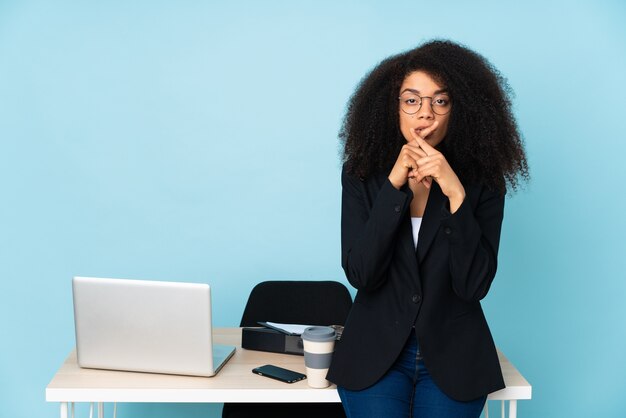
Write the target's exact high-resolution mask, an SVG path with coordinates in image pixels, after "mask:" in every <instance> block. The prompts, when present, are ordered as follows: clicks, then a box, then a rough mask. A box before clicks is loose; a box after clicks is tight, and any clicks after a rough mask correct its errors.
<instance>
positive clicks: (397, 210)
mask: <svg viewBox="0 0 626 418" xmlns="http://www.w3.org/2000/svg"><path fill="white" fill-rule="evenodd" d="M393 210H395V211H396V213H400V211H401V210H402V208H401V207H400V205H398V206H396V207H395V208H393Z"/></svg>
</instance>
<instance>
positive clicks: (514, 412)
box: [509, 399, 517, 418]
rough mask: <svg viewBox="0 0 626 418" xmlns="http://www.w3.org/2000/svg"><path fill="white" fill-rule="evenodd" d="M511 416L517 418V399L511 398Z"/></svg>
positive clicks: (510, 417)
mask: <svg viewBox="0 0 626 418" xmlns="http://www.w3.org/2000/svg"><path fill="white" fill-rule="evenodd" d="M509 418H517V400H516V399H511V400H510V401H509Z"/></svg>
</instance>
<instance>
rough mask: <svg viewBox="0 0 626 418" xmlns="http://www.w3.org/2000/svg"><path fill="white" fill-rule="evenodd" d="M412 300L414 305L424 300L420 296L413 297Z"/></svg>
mask: <svg viewBox="0 0 626 418" xmlns="http://www.w3.org/2000/svg"><path fill="white" fill-rule="evenodd" d="M411 300H412V301H413V303H419V302H420V300H422V297H421V296H420V295H413V297H412V298H411Z"/></svg>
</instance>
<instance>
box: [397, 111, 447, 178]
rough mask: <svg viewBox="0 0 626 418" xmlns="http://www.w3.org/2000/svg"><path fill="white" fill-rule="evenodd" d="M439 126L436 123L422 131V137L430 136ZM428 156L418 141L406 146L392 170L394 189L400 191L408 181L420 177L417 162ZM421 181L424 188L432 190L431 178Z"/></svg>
mask: <svg viewBox="0 0 626 418" xmlns="http://www.w3.org/2000/svg"><path fill="white" fill-rule="evenodd" d="M438 125H439V123H438V122H436V121H435V123H433V125H432V126H430V127H428V128H427V129H424V130H423V131H422V135H423V136H424V137H426V136H427V135H430V133H431V132H433V131H434V130H435V129H437V126H438ZM414 135H417V133H415V134H414ZM427 156H428V154H426V152H424V150H423V149H422V148H420V146H419V144H418V143H417V142H416V141H411V142H409V143H407V144H406V145H404V146H403V147H402V149H401V150H400V154H398V159H397V160H396V163H395V164H394V166H393V168H392V169H391V173H389V181H390V182H391V184H392V185H393V187H395V188H396V189H398V190H399V189H400V188H401V187H402V186H404V185H405V184H406V182H407V181H408V179H410V178H416V177H418V173H417V167H418V163H417V161H418V160H420V159H421V158H424V157H427ZM419 181H421V182H422V183H423V184H424V186H426V188H430V185H431V183H432V180H431V178H430V177H424V176H423V177H422V178H421V179H420V180H419Z"/></svg>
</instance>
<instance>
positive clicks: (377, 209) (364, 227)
mask: <svg viewBox="0 0 626 418" xmlns="http://www.w3.org/2000/svg"><path fill="white" fill-rule="evenodd" d="M342 186H343V192H342V213H341V246H342V259H341V261H342V266H343V269H344V271H345V273H346V276H347V278H348V281H349V282H350V283H351V284H352V285H353V286H354V287H355V288H356V289H358V292H357V295H356V298H355V301H354V304H353V306H352V309H351V311H350V314H349V316H348V319H347V321H346V324H345V329H344V332H343V335H342V337H341V341H339V342H338V343H337V346H336V349H335V353H334V355H333V360H332V363H331V366H330V370H329V372H328V379H329V380H330V381H332V382H334V383H336V384H337V385H339V386H343V387H345V388H347V389H351V390H361V389H365V388H367V387H369V386H371V385H373V384H374V383H376V382H377V381H378V380H379V379H380V378H381V377H382V376H383V375H384V374H385V372H387V370H388V369H389V368H390V367H391V366H392V364H393V363H394V361H395V360H396V358H397V357H398V355H399V354H400V352H401V350H402V348H403V346H404V344H405V342H406V340H407V338H408V336H409V334H410V332H411V328H412V327H413V326H415V331H416V334H417V338H418V341H419V346H420V351H421V354H422V356H423V358H424V362H425V364H426V367H427V369H428V371H429V372H430V374H431V376H432V378H433V380H434V381H435V382H436V383H437V385H438V386H439V388H440V389H441V390H443V391H444V393H446V394H447V395H448V396H450V397H451V398H453V399H456V400H460V401H468V400H472V399H476V398H478V397H480V396H483V395H486V394H488V393H491V392H493V391H496V390H499V389H502V388H504V380H503V378H502V372H501V370H500V363H499V361H498V356H497V354H496V348H495V345H494V342H493V339H492V337H491V333H490V331H489V327H488V325H487V321H486V320H485V317H484V314H483V311H482V308H481V305H480V300H481V299H482V298H484V297H485V295H486V294H487V292H488V291H489V287H490V285H491V282H492V280H493V278H494V276H495V274H496V264H497V255H498V245H499V241H500V228H501V225H502V217H503V211H504V198H503V197H502V196H500V195H498V194H496V193H494V192H490V191H488V190H487V189H485V188H483V187H478V186H474V187H472V186H467V185H466V186H465V189H466V190H465V192H466V197H465V200H464V201H463V203H462V204H461V206H460V207H459V209H458V210H457V211H456V212H455V213H454V214H451V213H450V211H449V209H448V207H449V202H448V198H447V197H446V196H445V195H444V194H443V193H442V191H441V189H440V188H439V186H438V185H437V184H436V183H435V182H433V184H432V188H431V191H430V195H429V197H428V202H427V205H426V209H425V212H424V216H423V219H422V224H421V227H420V232H419V240H418V244H417V251H416V250H415V246H414V244H413V233H412V227H411V220H410V210H409V207H410V203H411V200H412V199H413V193H412V192H411V190H410V188H409V187H408V186H406V185H405V186H404V187H403V188H402V189H401V190H397V189H396V188H394V187H393V186H392V185H391V182H389V180H388V179H387V175H386V174H385V175H382V174H381V175H373V176H371V177H369V178H367V179H359V178H357V177H354V176H351V175H348V174H346V173H345V169H344V172H343V173H342Z"/></svg>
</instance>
